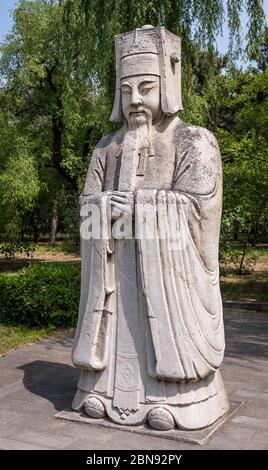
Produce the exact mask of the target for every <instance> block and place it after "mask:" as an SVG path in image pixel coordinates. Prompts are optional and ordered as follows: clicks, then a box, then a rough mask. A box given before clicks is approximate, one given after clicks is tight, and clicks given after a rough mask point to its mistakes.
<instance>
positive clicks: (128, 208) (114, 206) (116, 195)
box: [110, 191, 134, 220]
mask: <svg viewBox="0 0 268 470" xmlns="http://www.w3.org/2000/svg"><path fill="white" fill-rule="evenodd" d="M110 204H111V214H112V219H113V220H117V219H119V217H121V216H122V215H126V214H129V215H132V214H133V210H134V194H133V192H130V191H125V192H123V191H113V193H112V194H111V196H110Z"/></svg>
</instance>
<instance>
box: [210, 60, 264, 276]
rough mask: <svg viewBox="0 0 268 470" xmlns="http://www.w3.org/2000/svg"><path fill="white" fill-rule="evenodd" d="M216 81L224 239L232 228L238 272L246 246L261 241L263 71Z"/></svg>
mask: <svg viewBox="0 0 268 470" xmlns="http://www.w3.org/2000/svg"><path fill="white" fill-rule="evenodd" d="M220 82H221V96H222V97H221V109H224V110H225V113H223V115H222V117H221V120H219V121H218V125H219V124H220V126H221V127H218V129H217V131H216V132H217V136H218V140H219V143H220V147H221V152H222V158H223V168H224V188H225V191H224V213H223V238H225V241H226V237H227V236H228V234H229V236H230V232H231V231H232V230H233V228H234V225H235V227H236V232H237V233H236V236H237V237H238V239H239V241H240V243H242V245H243V250H242V256H241V260H240V272H242V270H243V262H244V259H245V255H246V250H247V247H248V245H249V244H256V243H257V242H259V241H262V239H263V235H264V232H265V230H266V223H267V216H268V207H267V194H268V177H267V175H268V158H267V157H268V150H267V149H268V67H267V66H266V68H265V70H264V71H263V72H258V71H256V70H254V69H251V70H248V71H245V72H239V71H234V70H233V71H232V74H230V75H229V76H225V77H221V78H220ZM226 110H228V112H226ZM224 121H225V122H224Z"/></svg>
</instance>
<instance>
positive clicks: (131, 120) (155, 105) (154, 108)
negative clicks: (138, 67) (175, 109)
mask: <svg viewBox="0 0 268 470" xmlns="http://www.w3.org/2000/svg"><path fill="white" fill-rule="evenodd" d="M121 95H122V110H123V114H124V117H125V119H126V120H127V122H128V126H129V128H133V127H139V126H141V125H143V124H145V123H147V122H148V119H149V120H150V121H151V122H153V123H154V122H156V121H157V120H158V119H159V117H160V115H161V99H160V78H159V77H158V76H157V75H135V76H133V77H126V78H123V79H121Z"/></svg>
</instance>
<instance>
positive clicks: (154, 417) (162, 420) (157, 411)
mask: <svg viewBox="0 0 268 470" xmlns="http://www.w3.org/2000/svg"><path fill="white" fill-rule="evenodd" d="M147 417H148V422H149V425H150V427H151V428H153V429H158V430H159V431H169V430H170V429H174V427H175V423H174V419H173V416H172V414H171V413H170V412H169V411H167V410H166V409H165V408H160V407H159V408H154V409H153V410H151V411H149V413H148V416H147Z"/></svg>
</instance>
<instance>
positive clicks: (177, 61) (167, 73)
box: [160, 27, 183, 114]
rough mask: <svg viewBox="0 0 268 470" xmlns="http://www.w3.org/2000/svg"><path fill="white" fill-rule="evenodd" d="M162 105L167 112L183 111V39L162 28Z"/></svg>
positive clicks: (164, 111)
mask: <svg viewBox="0 0 268 470" xmlns="http://www.w3.org/2000/svg"><path fill="white" fill-rule="evenodd" d="M160 30H161V31H160V35H161V41H160V44H161V49H162V50H161V51H160V67H161V70H160V74H161V106H162V111H163V113H165V114H174V113H176V112H177V111H182V109H183V107H182V102H181V40H180V38H179V37H178V36H175V34H172V33H170V32H169V31H166V30H165V28H164V27H161V28H160Z"/></svg>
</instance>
